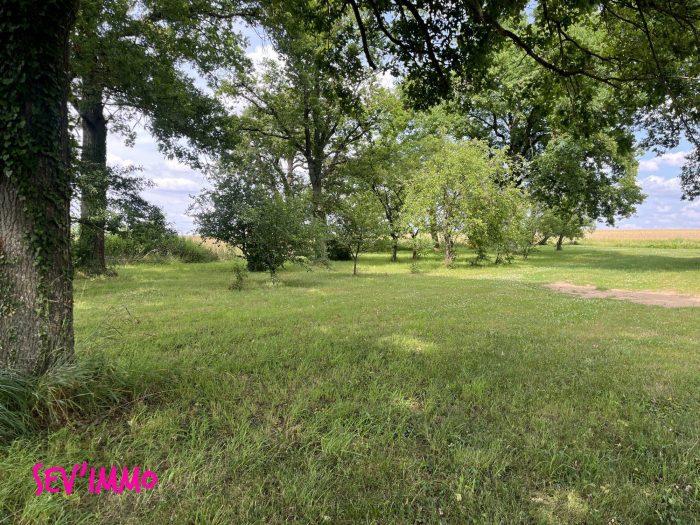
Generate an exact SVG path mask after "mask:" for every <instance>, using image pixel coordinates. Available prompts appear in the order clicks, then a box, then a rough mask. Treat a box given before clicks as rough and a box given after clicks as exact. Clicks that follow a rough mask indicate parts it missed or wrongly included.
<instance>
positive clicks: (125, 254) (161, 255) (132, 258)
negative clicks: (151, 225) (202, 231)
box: [105, 235, 227, 264]
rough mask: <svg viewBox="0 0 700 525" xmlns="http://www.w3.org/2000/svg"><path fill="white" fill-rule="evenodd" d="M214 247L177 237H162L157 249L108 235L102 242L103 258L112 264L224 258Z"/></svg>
mask: <svg viewBox="0 0 700 525" xmlns="http://www.w3.org/2000/svg"><path fill="white" fill-rule="evenodd" d="M215 246H216V245H214V244H213V243H210V242H204V241H202V240H200V239H197V238H194V237H185V236H177V235H173V236H170V237H165V238H164V239H163V240H162V241H160V242H158V243H157V244H156V245H149V246H144V245H142V244H140V243H138V242H137V241H134V240H133V239H128V238H122V237H119V236H117V235H108V236H107V237H106V238H105V255H106V256H107V259H108V260H109V261H110V262H111V263H112V264H125V263H135V262H168V261H169V260H173V259H174V260H179V261H182V262H185V263H202V262H213V261H217V260H219V259H225V258H227V257H226V256H224V255H225V252H224V249H223V248H215Z"/></svg>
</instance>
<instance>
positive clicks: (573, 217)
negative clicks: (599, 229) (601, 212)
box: [542, 207, 595, 250]
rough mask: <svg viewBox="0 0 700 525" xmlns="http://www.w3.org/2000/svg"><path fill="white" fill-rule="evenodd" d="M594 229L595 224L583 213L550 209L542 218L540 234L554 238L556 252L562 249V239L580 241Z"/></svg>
mask: <svg viewBox="0 0 700 525" xmlns="http://www.w3.org/2000/svg"><path fill="white" fill-rule="evenodd" d="M594 229H595V223H594V222H593V221H592V220H591V219H590V218H589V217H587V216H586V215H585V214H584V213H582V212H580V211H577V210H570V209H566V208H559V207H556V208H550V209H548V210H546V211H545V213H544V215H543V217H542V233H543V235H545V236H546V237H556V239H557V243H556V247H557V250H561V249H562V245H563V243H564V239H572V240H573V239H580V238H582V237H584V236H585V235H586V233H587V232H589V231H592V230H594Z"/></svg>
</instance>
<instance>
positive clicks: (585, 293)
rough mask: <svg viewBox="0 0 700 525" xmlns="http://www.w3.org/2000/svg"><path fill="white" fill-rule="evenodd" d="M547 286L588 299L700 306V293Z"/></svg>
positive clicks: (563, 284) (676, 306) (589, 286)
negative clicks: (685, 293) (686, 293)
mask: <svg viewBox="0 0 700 525" xmlns="http://www.w3.org/2000/svg"><path fill="white" fill-rule="evenodd" d="M545 287H546V288H549V289H550V290H554V291H555V292H561V293H568V294H572V295H578V296H580V297H585V298H587V299H619V300H622V301H632V302H633V303H640V304H650V305H653V306H663V307H665V308H691V307H693V306H700V295H684V294H679V293H675V292H648V291H632V290H619V289H617V288H612V289H610V290H599V289H598V288H596V287H595V286H591V285H577V284H571V283H563V282H556V283H550V284H545Z"/></svg>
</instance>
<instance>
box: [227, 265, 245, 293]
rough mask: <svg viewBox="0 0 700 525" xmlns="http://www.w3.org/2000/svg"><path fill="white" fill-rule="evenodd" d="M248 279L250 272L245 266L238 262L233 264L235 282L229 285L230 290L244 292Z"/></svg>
mask: <svg viewBox="0 0 700 525" xmlns="http://www.w3.org/2000/svg"><path fill="white" fill-rule="evenodd" d="M246 279H248V270H247V268H246V266H245V264H243V263H240V262H238V261H236V262H235V263H234V264H233V282H231V284H230V285H229V290H239V291H240V290H243V287H244V286H245V282H246Z"/></svg>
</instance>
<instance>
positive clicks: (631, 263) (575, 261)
mask: <svg viewBox="0 0 700 525" xmlns="http://www.w3.org/2000/svg"><path fill="white" fill-rule="evenodd" d="M570 250H571V249H570ZM571 251H573V250H571ZM678 255H679V256H678V257H673V256H669V255H659V254H653V253H651V254H650V253H648V251H647V252H646V253H639V254H633V253H622V252H620V251H617V250H606V249H599V248H596V249H587V248H576V251H575V252H574V253H570V252H569V251H567V250H566V249H565V251H563V252H554V253H542V252H538V253H535V254H534V255H533V256H531V257H530V258H529V259H528V261H527V263H526V264H527V265H528V266H532V267H535V268H544V267H546V268H565V267H566V268H571V267H576V268H586V269H588V268H590V269H594V270H618V271H628V272H686V271H698V270H700V257H698V256H695V257H688V256H687V255H686V254H684V253H683V252H682V251H680V253H679V254H678Z"/></svg>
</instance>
